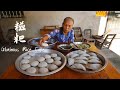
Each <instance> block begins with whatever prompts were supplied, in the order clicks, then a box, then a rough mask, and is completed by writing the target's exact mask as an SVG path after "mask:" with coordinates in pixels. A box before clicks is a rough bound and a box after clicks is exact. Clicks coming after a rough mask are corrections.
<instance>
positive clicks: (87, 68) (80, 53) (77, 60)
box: [66, 50, 107, 73]
mask: <svg viewBox="0 0 120 90" xmlns="http://www.w3.org/2000/svg"><path fill="white" fill-rule="evenodd" d="M66 57H67V67H69V68H70V69H72V70H74V71H78V72H81V73H95V72H99V71H101V70H103V69H104V68H105V67H106V65H107V61H106V60H105V58H104V57H103V56H102V55H100V54H98V53H96V52H93V51H89V50H77V51H73V52H70V53H68V54H67V56H66Z"/></svg>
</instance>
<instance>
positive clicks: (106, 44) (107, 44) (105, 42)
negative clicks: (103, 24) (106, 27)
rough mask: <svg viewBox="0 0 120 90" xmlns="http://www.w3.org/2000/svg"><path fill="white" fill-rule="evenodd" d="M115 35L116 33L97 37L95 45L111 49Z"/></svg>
mask: <svg viewBox="0 0 120 90" xmlns="http://www.w3.org/2000/svg"><path fill="white" fill-rule="evenodd" d="M115 36H116V34H107V36H106V37H105V38H104V39H96V41H95V46H96V47H97V48H99V49H103V48H107V49H109V48H110V45H111V43H112V41H113V39H114V38H115Z"/></svg>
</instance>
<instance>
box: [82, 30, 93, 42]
mask: <svg viewBox="0 0 120 90" xmlns="http://www.w3.org/2000/svg"><path fill="white" fill-rule="evenodd" d="M83 41H84V42H95V39H94V38H92V30H91V29H84V36H83Z"/></svg>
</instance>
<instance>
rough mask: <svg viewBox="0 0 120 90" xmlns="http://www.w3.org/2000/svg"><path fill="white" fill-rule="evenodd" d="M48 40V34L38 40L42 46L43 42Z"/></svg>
mask: <svg viewBox="0 0 120 90" xmlns="http://www.w3.org/2000/svg"><path fill="white" fill-rule="evenodd" d="M46 40H48V36H47V35H46V36H44V37H43V38H41V39H40V41H39V42H38V44H39V45H40V46H42V43H44V42H45V41H46Z"/></svg>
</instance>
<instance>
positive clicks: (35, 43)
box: [27, 37, 57, 49]
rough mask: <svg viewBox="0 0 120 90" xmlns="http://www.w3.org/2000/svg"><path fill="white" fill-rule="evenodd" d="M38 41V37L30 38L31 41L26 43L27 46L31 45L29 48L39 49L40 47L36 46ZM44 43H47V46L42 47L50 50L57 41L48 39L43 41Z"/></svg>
mask: <svg viewBox="0 0 120 90" xmlns="http://www.w3.org/2000/svg"><path fill="white" fill-rule="evenodd" d="M39 40H40V37H37V38H32V39H30V40H28V42H27V43H28V44H29V45H31V46H35V47H37V48H41V47H40V45H39V44H38V42H39ZM45 43H47V44H48V46H47V47H44V48H45V49H51V48H53V47H54V45H55V44H56V43H57V40H56V39H54V38H50V39H48V40H47V41H45Z"/></svg>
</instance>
